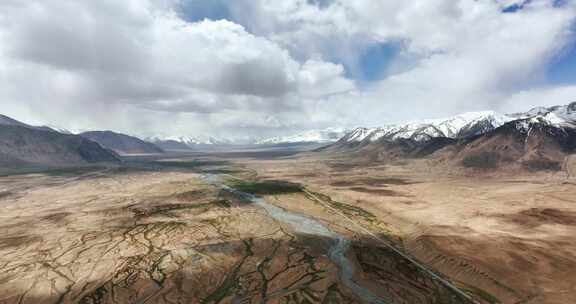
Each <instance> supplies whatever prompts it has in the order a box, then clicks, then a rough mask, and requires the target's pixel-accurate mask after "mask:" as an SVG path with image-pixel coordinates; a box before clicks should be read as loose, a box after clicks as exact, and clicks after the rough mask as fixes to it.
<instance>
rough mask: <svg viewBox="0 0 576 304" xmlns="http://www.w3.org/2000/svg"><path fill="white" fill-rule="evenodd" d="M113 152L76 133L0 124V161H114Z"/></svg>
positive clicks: (12, 164)
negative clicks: (70, 133)
mask: <svg viewBox="0 0 576 304" xmlns="http://www.w3.org/2000/svg"><path fill="white" fill-rule="evenodd" d="M118 161H120V158H119V157H118V155H117V154H116V153H114V152H113V151H110V150H108V149H106V148H103V147H102V146H100V145H99V144H97V143H95V142H93V141H91V140H88V139H86V138H83V137H81V136H77V135H69V134H61V133H58V132H53V131H44V130H38V129H35V128H30V127H27V126H22V125H6V124H4V125H0V165H2V166H5V167H17V166H22V165H28V164H41V165H70V164H84V163H95V162H118Z"/></svg>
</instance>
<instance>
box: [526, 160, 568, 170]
mask: <svg viewBox="0 0 576 304" xmlns="http://www.w3.org/2000/svg"><path fill="white" fill-rule="evenodd" d="M523 165H524V167H525V168H526V169H528V170H530V171H559V170H560V169H561V168H562V165H561V164H560V163H559V162H556V161H552V160H547V159H541V160H531V161H526V162H524V163H523Z"/></svg>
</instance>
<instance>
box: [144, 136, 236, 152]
mask: <svg viewBox="0 0 576 304" xmlns="http://www.w3.org/2000/svg"><path fill="white" fill-rule="evenodd" d="M146 141H149V142H151V143H153V144H155V145H157V146H159V147H161V148H163V149H166V150H187V149H194V148H196V147H199V146H224V145H231V144H234V142H233V141H231V140H228V139H222V138H216V137H211V136H204V137H192V136H153V137H148V138H146Z"/></svg>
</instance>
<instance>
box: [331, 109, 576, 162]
mask: <svg viewBox="0 0 576 304" xmlns="http://www.w3.org/2000/svg"><path fill="white" fill-rule="evenodd" d="M320 151H325V152H346V153H351V154H352V155H354V156H357V157H364V158H369V159H371V160H377V161H390V160H394V159H400V158H421V157H428V158H432V159H435V160H438V161H441V162H444V163H450V164H455V165H461V166H463V167H469V168H475V169H491V168H500V167H511V168H524V169H528V170H560V169H562V167H563V166H564V161H565V159H566V156H567V155H569V154H571V153H574V152H575V151H576V102H574V103H571V104H569V105H565V106H554V107H548V108H546V107H538V108H534V109H531V110H529V111H528V112H524V113H514V114H508V115H502V114H498V113H495V112H473V113H464V114H461V115H457V116H454V117H450V118H446V119H435V120H424V121H416V122H410V123H406V124H398V125H387V126H383V127H380V128H372V129H369V128H356V129H354V130H352V131H351V132H349V133H348V134H346V135H345V136H344V137H342V138H341V139H340V140H338V141H337V142H336V143H333V144H331V145H328V146H326V147H323V148H321V149H320Z"/></svg>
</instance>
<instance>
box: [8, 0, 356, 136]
mask: <svg viewBox="0 0 576 304" xmlns="http://www.w3.org/2000/svg"><path fill="white" fill-rule="evenodd" d="M168 4H169V3H168V2H162V3H159V2H158V3H157V2H150V1H146V0H131V1H111V0H109V1H88V0H85V1H71V0H65V1H62V0H43V1H27V2H10V3H3V4H0V6H2V8H1V10H0V25H1V29H0V33H1V35H2V36H1V37H2V41H3V42H4V46H5V47H4V48H3V49H0V51H1V52H2V55H0V56H1V57H0V58H1V59H2V62H0V66H2V67H3V74H2V77H3V80H4V81H3V83H4V84H5V85H4V86H3V89H0V96H1V97H2V99H3V100H9V102H10V103H13V104H15V103H24V104H27V105H28V106H30V107H34V108H36V109H37V110H38V113H36V116H40V117H45V118H47V119H52V120H54V119H57V118H59V117H61V116H66V115H68V116H70V119H69V120H68V121H69V122H70V120H71V121H74V120H80V121H85V120H90V124H91V125H97V124H98V123H97V122H98V121H100V125H101V126H102V127H106V126H105V123H104V122H103V118H104V117H106V118H109V117H110V116H108V115H109V113H110V112H124V111H126V112H130V111H132V110H133V109H138V108H140V109H147V110H149V111H156V112H158V111H160V112H162V111H164V112H175V113H180V112H190V113H218V112H224V111H226V112H227V113H228V115H234V114H235V113H234V111H237V112H238V113H236V114H238V115H241V114H242V113H245V112H247V111H260V112H263V113H274V112H278V111H280V112H283V111H293V110H295V109H297V108H298V107H300V106H301V105H299V104H298V103H300V102H301V99H300V98H299V96H300V95H301V94H303V95H304V96H310V95H311V94H312V95H313V96H315V97H322V96H323V95H326V94H333V93H335V92H340V91H345V90H350V89H353V83H352V82H350V81H348V80H345V79H344V78H343V68H342V67H341V66H339V65H336V64H333V63H327V62H322V61H316V62H314V63H304V64H302V63H300V62H298V61H296V60H294V59H293V58H292V57H291V55H290V54H289V52H288V51H287V50H285V49H283V48H282V47H281V46H279V45H278V44H277V43H275V42H273V41H271V40H269V39H267V38H266V37H258V36H254V35H252V34H250V33H248V32H247V31H245V29H244V28H243V27H242V26H241V25H238V24H235V23H233V22H229V21H223V20H222V21H210V20H204V21H201V22H196V23H187V22H185V21H183V20H181V19H180V18H178V17H177V16H176V14H175V13H174V12H172V11H171V10H170V9H167V8H170V6H169V5H168ZM313 84H318V85H319V86H315V87H314V88H313V89H312V88H311V85H313ZM323 88H324V89H323ZM55 109H56V110H55ZM87 109H89V111H87ZM131 109H132V110H131ZM134 113H136V112H134ZM150 115H151V116H152V115H153V114H150ZM244 119H245V121H246V122H248V123H249V122H251V120H250V119H249V117H244ZM53 123H58V122H53ZM106 123H109V124H110V126H108V127H110V128H111V127H118V126H121V127H124V128H130V127H129V126H125V124H119V123H118V122H114V121H112V122H110V121H107V122H106Z"/></svg>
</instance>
